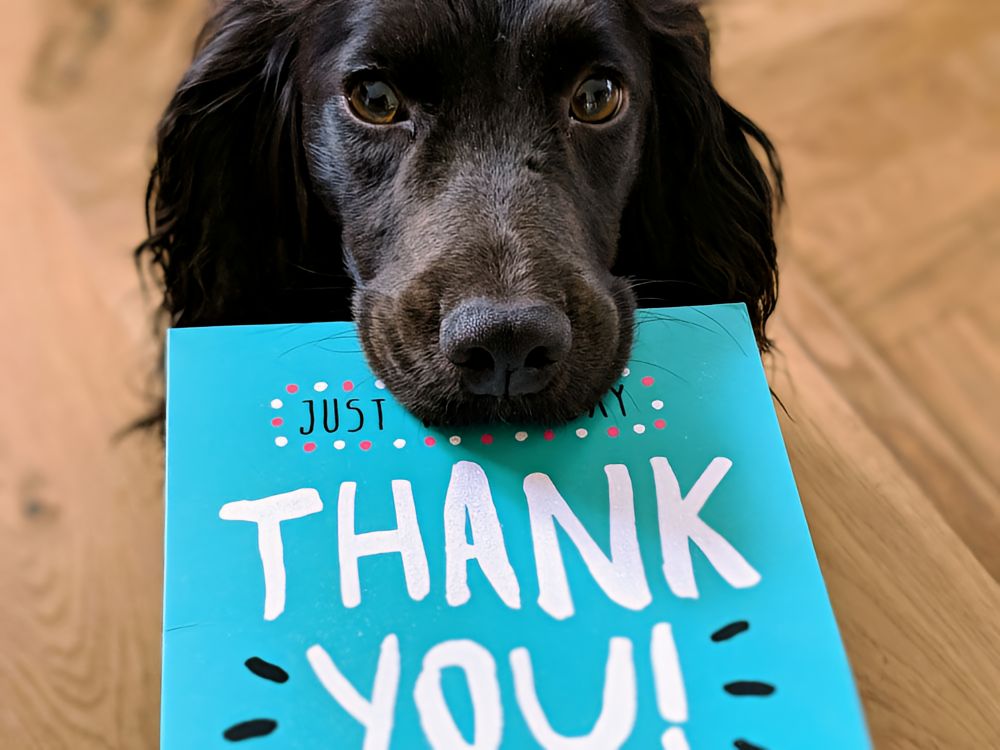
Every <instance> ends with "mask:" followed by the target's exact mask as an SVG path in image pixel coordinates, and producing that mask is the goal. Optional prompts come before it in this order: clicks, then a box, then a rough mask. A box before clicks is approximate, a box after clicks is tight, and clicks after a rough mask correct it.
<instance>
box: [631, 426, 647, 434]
mask: <svg viewBox="0 0 1000 750" xmlns="http://www.w3.org/2000/svg"><path fill="white" fill-rule="evenodd" d="M632 429H633V430H634V431H635V434H636V435H641V434H642V433H644V432H645V431H646V425H644V424H637V425H635V426H634V427H633V428H632Z"/></svg>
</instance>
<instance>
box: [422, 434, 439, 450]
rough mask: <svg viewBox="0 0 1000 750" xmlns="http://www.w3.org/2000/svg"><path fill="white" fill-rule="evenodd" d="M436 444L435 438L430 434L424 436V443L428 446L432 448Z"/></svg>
mask: <svg viewBox="0 0 1000 750" xmlns="http://www.w3.org/2000/svg"><path fill="white" fill-rule="evenodd" d="M436 444H437V440H435V439H434V438H433V437H432V436H431V435H428V436H427V437H425V438H424V445H426V446H427V447H428V448H433V447H434V446H435V445H436Z"/></svg>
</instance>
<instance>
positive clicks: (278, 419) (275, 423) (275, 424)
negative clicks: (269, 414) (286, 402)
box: [271, 417, 285, 427]
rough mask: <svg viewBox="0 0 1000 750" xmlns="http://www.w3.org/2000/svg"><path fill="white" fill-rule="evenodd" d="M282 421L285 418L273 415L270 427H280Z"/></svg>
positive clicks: (283, 421)
mask: <svg viewBox="0 0 1000 750" xmlns="http://www.w3.org/2000/svg"><path fill="white" fill-rule="evenodd" d="M284 423H285V420H284V419H282V418H281V417H275V418H274V419H272V420H271V426H272V427H281V425H283V424H284Z"/></svg>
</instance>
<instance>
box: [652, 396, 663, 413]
mask: <svg viewBox="0 0 1000 750" xmlns="http://www.w3.org/2000/svg"><path fill="white" fill-rule="evenodd" d="M653 408H654V409H656V410H657V411H659V410H660V409H662V408H663V402H662V401H660V399H656V401H654V402H653Z"/></svg>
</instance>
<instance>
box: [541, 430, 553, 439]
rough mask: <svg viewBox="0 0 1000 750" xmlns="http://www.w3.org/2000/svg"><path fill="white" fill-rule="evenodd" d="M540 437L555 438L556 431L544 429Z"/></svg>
mask: <svg viewBox="0 0 1000 750" xmlns="http://www.w3.org/2000/svg"><path fill="white" fill-rule="evenodd" d="M542 437H543V438H545V439H546V440H555V439H556V433H555V432H553V431H552V430H546V431H545V432H543V433H542Z"/></svg>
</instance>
